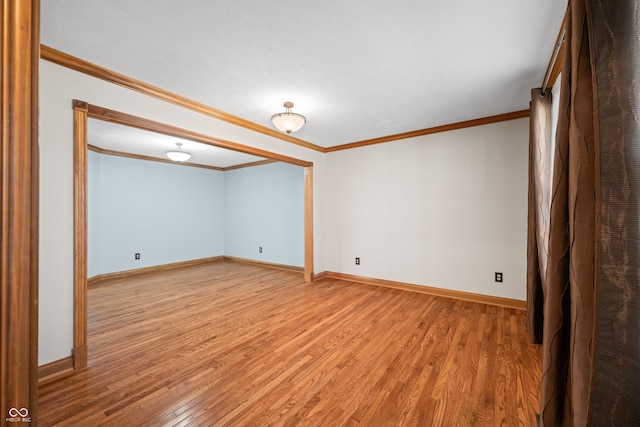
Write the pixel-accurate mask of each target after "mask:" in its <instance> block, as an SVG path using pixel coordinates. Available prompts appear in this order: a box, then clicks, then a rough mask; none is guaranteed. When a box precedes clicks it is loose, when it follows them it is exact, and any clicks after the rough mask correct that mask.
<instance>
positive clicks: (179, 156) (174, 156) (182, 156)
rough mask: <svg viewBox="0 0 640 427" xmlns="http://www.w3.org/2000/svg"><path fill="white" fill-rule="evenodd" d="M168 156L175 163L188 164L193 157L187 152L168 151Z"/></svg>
mask: <svg viewBox="0 0 640 427" xmlns="http://www.w3.org/2000/svg"><path fill="white" fill-rule="evenodd" d="M166 154H167V157H168V158H169V159H171V160H173V161H174V162H186V161H187V160H189V158H190V157H191V154H189V153H187V152H186V151H167V152H166Z"/></svg>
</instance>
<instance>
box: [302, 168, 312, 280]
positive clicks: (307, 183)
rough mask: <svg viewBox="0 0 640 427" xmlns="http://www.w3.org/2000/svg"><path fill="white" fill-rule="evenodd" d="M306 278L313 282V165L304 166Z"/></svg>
mask: <svg viewBox="0 0 640 427" xmlns="http://www.w3.org/2000/svg"><path fill="white" fill-rule="evenodd" d="M304 280H305V282H313V165H311V166H307V167H305V168H304Z"/></svg>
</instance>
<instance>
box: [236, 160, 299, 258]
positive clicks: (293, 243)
mask: <svg viewBox="0 0 640 427" xmlns="http://www.w3.org/2000/svg"><path fill="white" fill-rule="evenodd" d="M225 196H226V197H225V254H226V255H229V256H235V257H240V258H249V259H253V260H260V261H266V262H272V263H277V264H285V265H292V266H298V267H303V266H304V169H303V168H302V167H300V166H294V165H289V164H285V163H270V164H266V165H261V166H254V167H250V168H242V169H235V170H231V171H227V172H225ZM259 247H262V249H263V251H262V253H260V252H259V251H258V248H259Z"/></svg>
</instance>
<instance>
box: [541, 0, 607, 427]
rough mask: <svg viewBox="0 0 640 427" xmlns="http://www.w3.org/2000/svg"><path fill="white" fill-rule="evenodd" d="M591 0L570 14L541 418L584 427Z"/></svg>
mask: <svg viewBox="0 0 640 427" xmlns="http://www.w3.org/2000/svg"><path fill="white" fill-rule="evenodd" d="M590 33H591V31H590V27H589V22H588V19H587V2H586V1H584V0H581V1H573V2H571V3H570V6H569V13H568V16H567V32H566V38H565V43H566V45H565V57H564V59H563V60H564V63H563V68H562V80H561V90H560V113H559V118H558V132H557V134H556V150H555V163H554V173H553V186H552V188H553V190H552V194H553V195H552V201H551V216H550V233H549V259H548V268H547V286H546V289H545V301H544V325H543V335H544V336H543V357H542V393H541V410H542V414H541V415H542V424H543V425H545V426H557V425H577V426H586V425H587V420H588V415H589V405H590V401H591V379H592V362H593V359H592V357H593V340H594V336H593V332H594V330H593V327H594V297H595V286H596V272H597V268H596V260H595V242H596V234H597V232H598V230H596V221H595V217H596V197H597V186H598V183H597V181H596V163H597V162H598V161H599V156H596V153H597V151H598V147H597V141H596V138H595V135H594V125H595V123H594V103H593V96H594V92H593V90H594V88H593V85H592V75H593V71H592V69H591V47H590V43H589V42H590V36H591V34H590Z"/></svg>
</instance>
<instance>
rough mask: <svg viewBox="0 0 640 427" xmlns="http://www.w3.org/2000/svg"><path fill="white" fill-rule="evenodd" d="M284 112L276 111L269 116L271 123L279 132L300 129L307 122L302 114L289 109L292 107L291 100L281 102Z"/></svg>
mask: <svg viewBox="0 0 640 427" xmlns="http://www.w3.org/2000/svg"><path fill="white" fill-rule="evenodd" d="M283 106H284V108H285V111H284V113H278V114H274V115H273V116H271V121H272V122H273V125H274V126H275V127H276V129H278V130H279V131H281V132H286V133H291V132H295V131H297V130H300V128H301V127H302V126H304V124H305V123H306V122H307V119H306V118H305V117H304V116H303V115H302V114H297V113H294V112H293V111H291V109H292V108H293V102H289V101H287V102H285V103H284V104H283Z"/></svg>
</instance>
